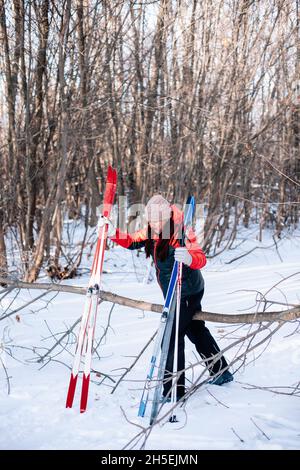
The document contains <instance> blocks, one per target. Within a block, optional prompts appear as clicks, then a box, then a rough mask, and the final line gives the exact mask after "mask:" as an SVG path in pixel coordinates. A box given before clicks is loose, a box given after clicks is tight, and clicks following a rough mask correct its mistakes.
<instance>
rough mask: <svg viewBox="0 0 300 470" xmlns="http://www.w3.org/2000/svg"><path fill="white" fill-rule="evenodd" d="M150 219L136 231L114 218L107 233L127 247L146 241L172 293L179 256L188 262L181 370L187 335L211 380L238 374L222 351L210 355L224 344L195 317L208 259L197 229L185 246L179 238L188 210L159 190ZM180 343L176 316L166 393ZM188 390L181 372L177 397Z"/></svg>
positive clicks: (151, 204)
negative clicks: (122, 226) (127, 230)
mask: <svg viewBox="0 0 300 470" xmlns="http://www.w3.org/2000/svg"><path fill="white" fill-rule="evenodd" d="M146 217H147V221H148V225H147V227H146V228H145V229H143V230H140V231H138V232H135V233H133V234H124V233H122V232H120V230H119V229H115V227H114V226H113V225H112V223H111V222H110V221H107V222H108V224H109V227H108V236H109V237H110V238H111V240H112V241H114V242H116V243H118V244H119V245H121V246H123V247H124V248H128V249H129V250H135V249H137V248H141V247H145V251H146V256H147V257H149V256H151V257H152V258H153V260H154V264H155V269H156V276H157V280H158V283H159V285H160V287H161V289H162V291H163V294H164V297H165V296H166V294H167V290H168V285H169V280H170V277H171V272H172V268H173V264H174V260H176V261H179V262H182V263H183V270H182V272H183V277H182V291H181V305H180V319H179V334H178V371H184V368H185V357H184V337H185V335H187V337H188V338H189V340H190V341H191V342H192V343H194V345H195V346H196V349H197V351H198V353H199V354H200V356H201V357H202V358H203V359H204V360H205V362H206V364H207V365H208V367H209V370H210V374H211V375H212V376H214V378H213V379H212V380H211V382H210V383H214V384H216V385H223V384H224V383H226V382H230V381H232V380H233V376H232V374H231V373H230V372H229V371H228V370H227V368H228V364H227V362H226V360H225V358H224V357H223V356H221V358H219V359H218V360H209V359H210V358H211V357H212V356H214V355H215V354H217V353H218V352H219V351H220V349H219V347H218V345H217V343H216V341H215V340H214V338H213V337H212V335H211V334H210V332H209V330H208V328H206V326H205V323H204V321H201V320H193V315H194V313H195V312H196V311H199V310H201V299H202V297H203V293H204V280H203V277H202V274H201V271H200V269H201V268H203V267H204V266H205V264H206V257H205V254H204V253H203V251H202V249H201V248H200V246H199V245H198V243H197V241H196V236H195V233H194V232H193V230H192V229H189V230H188V233H186V234H185V238H184V243H185V246H183V247H181V246H180V242H179V240H178V238H180V233H182V225H183V213H182V212H181V211H180V210H179V209H178V208H177V207H176V206H175V205H170V204H169V203H168V201H166V199H164V198H163V197H162V196H161V195H160V194H157V195H155V196H153V197H152V198H151V199H150V200H149V202H148V204H147V206H146ZM174 343H175V320H174V325H173V330H172V334H171V341H170V347H169V353H168V358H167V363H166V370H165V376H164V389H163V395H164V397H169V396H170V393H169V392H170V389H171V387H172V380H171V379H170V377H171V374H172V371H173V359H174ZM184 394H185V375H184V372H182V373H181V375H180V377H179V380H178V382H177V400H179V399H180V398H182V396H183V395H184Z"/></svg>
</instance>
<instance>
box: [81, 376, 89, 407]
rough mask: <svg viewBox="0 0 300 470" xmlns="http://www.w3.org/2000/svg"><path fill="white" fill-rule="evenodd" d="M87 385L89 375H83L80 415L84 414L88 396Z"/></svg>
mask: <svg viewBox="0 0 300 470" xmlns="http://www.w3.org/2000/svg"><path fill="white" fill-rule="evenodd" d="M89 384H90V374H89V375H85V374H83V379H82V390H81V400H80V413H84V412H85V411H86V407H87V400H88V394H89Z"/></svg>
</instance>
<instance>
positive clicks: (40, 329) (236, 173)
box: [0, 0, 300, 450]
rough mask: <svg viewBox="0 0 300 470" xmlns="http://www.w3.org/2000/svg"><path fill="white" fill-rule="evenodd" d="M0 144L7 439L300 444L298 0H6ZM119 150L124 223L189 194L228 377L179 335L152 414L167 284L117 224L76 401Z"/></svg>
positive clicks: (0, 419) (18, 444)
mask: <svg viewBox="0 0 300 470" xmlns="http://www.w3.org/2000/svg"><path fill="white" fill-rule="evenodd" d="M0 162H1V168H2V170H1V172H0V410H1V411H0V449H83V448H88V449H99V450H101V449H102V450H103V449H124V450H129V449H200V450H202V449H226V450H228V449H231V450H237V449H250V450H252V449H253V450H254V449H300V424H299V423H300V408H299V403H298V398H299V396H300V367H299V366H300V355H299V347H300V338H299V333H300V328H299V318H300V292H299V282H300V0H140V1H137V0H0ZM110 166H112V167H113V168H115V169H116V172H117V186H116V193H115V198H114V201H113V207H112V211H111V216H110V217H111V220H112V221H113V225H114V226H116V227H120V226H122V230H123V231H128V232H129V233H134V232H135V231H137V230H140V229H142V228H143V227H144V223H145V220H144V217H143V214H140V213H139V212H138V211H137V210H136V209H135V208H136V205H137V204H143V205H146V204H147V202H148V201H149V199H150V198H151V197H152V196H153V195H154V194H157V193H159V194H161V195H162V196H163V197H164V198H165V199H166V200H167V201H169V202H170V203H171V204H176V205H178V207H180V208H181V209H182V208H183V207H184V203H185V201H186V199H187V197H188V195H189V194H191V195H192V196H194V198H195V202H196V211H195V216H194V221H193V227H194V230H195V233H196V236H197V240H198V243H199V244H200V245H201V249H202V250H203V252H204V253H205V256H206V259H207V262H206V265H205V267H203V269H202V268H201V273H202V275H203V277H204V279H205V293H204V297H203V300H202V311H200V309H199V308H197V310H196V311H195V315H194V317H193V318H194V320H197V322H195V321H194V322H193V323H198V324H199V325H200V321H202V320H205V322H206V326H207V327H208V328H209V330H210V332H211V334H212V335H213V337H214V338H215V339H216V341H217V343H218V345H219V347H220V350H221V352H220V354H219V353H216V355H215V356H214V361H217V360H219V359H220V355H221V354H224V355H225V357H226V359H227V362H228V364H229V366H230V371H231V373H232V374H233V377H234V380H233V381H231V382H230V383H226V384H224V385H222V386H221V387H219V386H216V384H213V383H211V382H210V380H209V379H210V375H209V374H210V367H209V364H208V363H207V362H206V361H205V358H204V357H203V355H202V354H201V353H199V352H197V351H196V349H195V347H194V344H192V342H190V340H188V339H187V337H186V340H185V377H186V389H187V393H186V396H185V399H184V400H179V401H178V402H176V400H175V402H174V403H173V401H171V403H161V404H160V408H159V412H158V414H157V416H156V419H155V420H154V423H151V424H149V416H150V414H149V413H150V410H151V403H152V402H154V399H153V392H154V391H155V389H156V385H157V383H158V379H156V380H155V377H153V380H151V383H148V385H147V387H148V392H149V403H148V405H147V411H146V413H145V416H144V417H143V418H142V417H140V416H138V410H139V404H140V400H141V396H142V393H143V388H144V386H145V380H146V377H147V373H148V369H149V365H150V359H151V352H152V350H153V345H154V344H155V338H157V337H158V336H159V333H157V334H156V332H157V329H158V328H159V325H160V314H161V312H162V307H163V304H164V301H165V299H164V297H163V294H162V292H161V289H160V286H159V283H157V280H156V277H157V275H158V274H157V273H158V271H157V269H156V268H157V266H156V261H155V259H154V260H152V258H151V257H149V258H146V256H145V250H144V248H142V247H138V249H136V250H126V249H125V248H124V245H123V246H120V245H119V244H118V243H115V242H114V241H113V240H111V239H110V238H108V239H107V244H106V248H105V250H104V254H103V256H104V263H103V274H102V276H101V284H100V292H99V293H98V294H97V295H98V299H97V300H96V304H97V305H98V304H99V305H98V306H97V307H95V308H96V311H97V309H98V318H97V325H96V327H95V331H94V332H93V333H91V335H93V334H94V335H95V336H94V337H93V346H91V347H90V348H91V349H90V352H91V354H92V361H91V366H90V385H89V399H88V406H87V411H86V412H85V413H80V410H79V401H80V389H81V382H82V372H83V373H85V367H86V364H87V362H88V360H87V359H86V358H87V357H88V353H87V352H86V353H85V354H83V357H81V360H80V361H79V365H78V367H79V378H78V383H77V389H78V390H77V391H76V396H75V399H74V405H73V407H72V409H66V407H65V401H66V395H67V391H68V385H69V379H70V373H71V370H72V366H73V362H74V363H75V362H76V350H77V349H76V344H78V343H77V341H79V338H80V332H81V325H82V322H81V318H82V314H83V312H84V305H85V301H86V302H87V300H85V294H86V289H87V286H88V285H89V282H90V281H89V280H90V275H91V272H92V273H93V268H92V266H94V264H93V262H94V259H95V258H94V255H95V252H97V249H98V248H97V247H98V244H97V239H98V236H99V233H100V232H101V228H100V231H99V225H98V221H99V216H100V215H101V213H102V208H103V199H104V193H105V188H106V177H107V171H108V168H109V167H110ZM143 207H144V206H143ZM99 237H100V236H99ZM99 239H100V238H99ZM175 251H176V250H175ZM175 259H176V258H175ZM91 302H92V301H91ZM91 305H92V307H91V308H93V305H94V304H93V302H92V303H91ZM89 311H90V310H89ZM176 315H177V314H176ZM89 321H90V320H87V327H86V330H84V329H83V330H84V333H83V334H84V335H86V336H83V338H84V339H82V341H84V342H83V349H85V348H87V349H86V351H87V350H88V347H89V346H88V345H89V336H88V334H89V333H88V332H89V328H88V326H89V323H88V322H89ZM92 326H93V325H92ZM92 330H93V328H92V327H91V331H92ZM158 331H159V330H158ZM77 348H78V347H77ZM79 359H80V358H79ZM156 370H157V366H156V367H155V371H156ZM174 370H175V369H174ZM179 379H180V371H179V370H178V371H176V373H175V372H174V373H173V379H172V389H175V390H176V387H177V382H178V381H179ZM83 382H84V380H83ZM172 394H173V392H172ZM172 400H173V399H172ZM170 410H171V411H170ZM175 412H176V416H177V418H178V422H176V423H171V422H170V421H169V417H170V413H171V414H172V413H175ZM150 421H151V420H150ZM199 422H201V426H199ZM46 423H47V424H46ZM116 423H118V426H117V429H116Z"/></svg>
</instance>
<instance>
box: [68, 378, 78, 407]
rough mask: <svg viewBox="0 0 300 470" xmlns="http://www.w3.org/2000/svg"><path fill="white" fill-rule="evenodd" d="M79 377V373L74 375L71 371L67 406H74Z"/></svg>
mask: <svg viewBox="0 0 300 470" xmlns="http://www.w3.org/2000/svg"><path fill="white" fill-rule="evenodd" d="M77 377H78V376H77V375H75V376H74V375H73V373H71V377H70V383H69V389H68V395H67V401H66V408H72V406H73V400H74V395H75V389H76V383H77Z"/></svg>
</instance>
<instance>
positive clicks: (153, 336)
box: [111, 331, 157, 394]
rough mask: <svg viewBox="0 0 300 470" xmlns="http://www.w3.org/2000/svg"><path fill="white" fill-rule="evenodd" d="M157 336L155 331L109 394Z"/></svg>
mask: <svg viewBox="0 0 300 470" xmlns="http://www.w3.org/2000/svg"><path fill="white" fill-rule="evenodd" d="M156 334H157V331H156V332H155V333H154V334H153V335H152V336H151V338H150V339H149V341H148V342H147V344H146V345H145V346H144V347H143V349H142V350H141V352H140V353H139V354H138V355H137V357H136V359H135V360H134V362H133V363H132V364H131V366H130V367H128V368H127V369H126V370H125V372H124V374H123V375H122V376H121V377H120V379H119V380H118V382H117V383H116V385H115V386H114V388H113V389H112V391H111V394H112V393H114V391H115V390H116V388H117V387H118V385H119V384H120V382H122V380H123V379H124V377H125V376H126V375H127V374H128V373H129V372H130V371H131V369H132V368H133V367H134V366H135V364H136V363H137V361H138V360H139V358H140V357H141V356H142V355H143V353H144V352H145V351H146V349H147V348H148V346H149V344H150V343H151V342H152V341H153V339H154V338H155V336H156Z"/></svg>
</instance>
